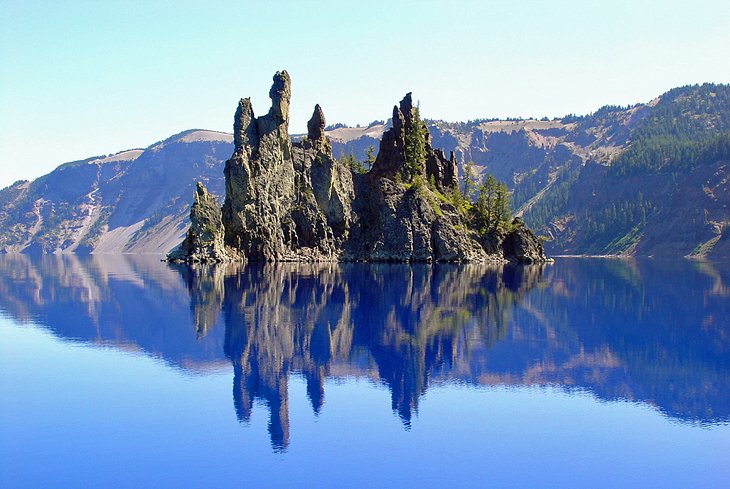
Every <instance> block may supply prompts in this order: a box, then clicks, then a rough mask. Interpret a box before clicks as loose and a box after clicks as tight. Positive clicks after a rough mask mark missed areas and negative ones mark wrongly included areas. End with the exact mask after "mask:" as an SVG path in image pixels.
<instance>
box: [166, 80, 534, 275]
mask: <svg viewBox="0 0 730 489" xmlns="http://www.w3.org/2000/svg"><path fill="white" fill-rule="evenodd" d="M269 96H270V98H271V102H272V105H271V108H270V109H269V112H268V113H267V114H265V115H263V116H259V117H256V116H255V115H254V112H253V107H252V105H251V100H250V99H249V98H245V99H241V101H240V102H239V104H238V109H237V110H236V114H235V118H234V126H233V129H234V130H233V139H234V150H233V155H232V156H231V158H230V159H229V160H228V161H227V162H226V165H225V172H224V173H225V190H226V196H225V201H224V203H223V207H222V209H221V212H220V221H218V220H217V214H216V213H215V212H214V211H213V210H212V208H211V207H210V205H211V203H210V201H209V200H206V201H205V203H203V197H202V195H203V194H201V192H204V189H203V188H202V187H201V186H199V187H198V189H197V190H196V197H195V199H196V201H195V205H194V211H195V209H196V206H197V209H198V210H197V211H195V212H192V211H191V220H192V226H191V230H192V231H191V232H189V234H188V236H187V237H186V240H185V242H183V244H182V245H180V246H179V247H178V248H176V249H175V250H174V251H173V252H172V253H170V254H169V255H168V259H169V260H171V261H187V262H217V261H228V260H239V259H245V260H249V261H264V262H281V261H378V262H388V261H393V262H433V261H439V262H485V261H503V260H505V259H512V260H517V261H523V258H524V259H525V261H544V260H545V256H544V254H542V251H541V250H542V247H541V245H540V246H539V249H538V248H537V247H536V246H533V245H534V243H532V242H530V241H529V240H525V239H523V235H524V232H523V229H522V228H520V229H517V228H516V230H515V231H514V232H519V233H520V234H519V236H517V235H515V236H514V237H513V239H511V238H510V236H511V234H507V235H506V236H507V238H506V239H504V233H502V234H499V235H498V236H497V238H495V237H494V236H491V237H490V239H485V236H484V235H483V233H482V234H480V233H479V232H477V230H475V229H474V226H472V225H471V220H470V219H469V216H468V215H467V214H466V213H465V211H464V206H463V205H460V204H459V201H458V199H456V198H455V197H454V196H455V195H457V194H458V193H459V189H458V171H457V165H456V160H455V158H454V155H453V153H452V154H450V155H449V158H447V157H446V155H445V154H444V152H443V151H441V150H438V149H434V148H433V147H432V145H431V136H430V134H429V132H428V129H427V128H426V126H425V124H423V122H422V121H421V119H420V116H419V113H418V107H414V105H413V103H412V99H411V94H410V93H409V94H407V95H406V96H405V97H404V99H403V100H402V101H401V102H400V104H399V105H397V106H395V107H394V108H393V125H392V127H391V128H390V129H389V130H388V131H386V132H385V133H384V134H383V137H382V139H381V141H380V148H379V151H378V155H377V157H376V159H375V161H374V163H373V165H372V168H371V169H370V170H369V171H368V172H364V173H359V172H357V171H353V168H351V167H349V166H348V165H347V164H346V163H345V162H344V160H338V159H335V158H334V157H333V155H332V150H331V145H330V142H329V140H328V138H327V136H326V135H325V132H324V128H325V125H326V123H325V117H324V113H323V111H322V108H321V107H320V106H319V105H317V106H315V108H314V112H313V114H312V118H311V119H310V121H309V123H308V124H307V129H308V133H307V136H306V137H305V138H303V139H302V140H301V141H298V142H293V141H292V140H291V138H290V136H289V132H288V129H289V105H290V101H291V79H290V77H289V74H288V73H287V72H286V71H281V72H277V73H276V75H275V76H274V83H273V85H272V87H271V90H270V92H269ZM201 189H202V190H201ZM203 209H205V211H203ZM523 227H524V226H523ZM213 228H215V229H213ZM201 233H202V234H201ZM530 236H533V235H532V234H531V233H530ZM533 237H534V236H533ZM221 239H222V241H221ZM504 242H509V243H511V245H510V246H511V248H510V250H509V252H508V253H505V250H504V249H503V247H502V244H503V243H504ZM485 243H487V244H486V245H485ZM523 244H525V245H528V248H529V249H525V250H522V249H520V246H522V245H523ZM538 244H539V242H538ZM515 247H517V248H515Z"/></svg>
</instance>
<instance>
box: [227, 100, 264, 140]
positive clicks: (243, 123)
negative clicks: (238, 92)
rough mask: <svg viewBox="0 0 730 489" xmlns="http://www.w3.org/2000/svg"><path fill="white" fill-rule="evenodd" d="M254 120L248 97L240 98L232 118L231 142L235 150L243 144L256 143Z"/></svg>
mask: <svg viewBox="0 0 730 489" xmlns="http://www.w3.org/2000/svg"><path fill="white" fill-rule="evenodd" d="M253 120H254V114H253V107H252V106H251V99H250V98H248V97H247V98H242V99H241V100H240V101H239V102H238V108H237V109H236V115H235V116H234V118H233V144H234V146H235V150H236V152H240V151H241V149H242V148H243V147H245V146H255V145H256V144H257V139H258V138H257V135H256V124H251V121H253Z"/></svg>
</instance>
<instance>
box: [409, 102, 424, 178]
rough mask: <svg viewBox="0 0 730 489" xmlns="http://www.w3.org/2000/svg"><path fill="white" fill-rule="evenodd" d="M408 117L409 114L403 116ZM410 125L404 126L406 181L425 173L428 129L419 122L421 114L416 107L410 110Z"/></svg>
mask: <svg viewBox="0 0 730 489" xmlns="http://www.w3.org/2000/svg"><path fill="white" fill-rule="evenodd" d="M403 115H404V116H405V117H408V116H409V114H403ZM410 118H411V123H410V124H406V131H405V132H406V133H405V143H406V147H405V153H406V154H405V157H406V168H407V170H408V173H409V175H408V178H407V180H411V179H412V178H413V177H415V176H416V175H420V174H421V173H423V172H424V171H425V165H426V131H428V129H427V128H426V126H425V125H424V124H423V121H422V120H421V112H420V110H419V109H418V106H417V105H416V106H415V107H413V108H412V109H411V113H410Z"/></svg>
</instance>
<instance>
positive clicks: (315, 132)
mask: <svg viewBox="0 0 730 489" xmlns="http://www.w3.org/2000/svg"><path fill="white" fill-rule="evenodd" d="M325 125H326V122H325V119H324V112H322V107H320V106H319V104H317V105H315V106H314V113H312V118H311V119H309V122H307V138H308V139H309V140H310V141H314V140H316V139H320V138H322V137H323V136H324V128H325Z"/></svg>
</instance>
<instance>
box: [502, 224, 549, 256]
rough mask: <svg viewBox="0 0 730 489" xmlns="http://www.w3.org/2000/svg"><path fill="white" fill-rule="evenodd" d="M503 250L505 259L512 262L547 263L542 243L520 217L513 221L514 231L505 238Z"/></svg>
mask: <svg viewBox="0 0 730 489" xmlns="http://www.w3.org/2000/svg"><path fill="white" fill-rule="evenodd" d="M502 249H503V250H504V257H505V258H507V259H508V260H510V261H518V262H523V263H533V262H541V261H545V251H544V250H543V246H542V242H541V241H540V239H539V238H538V237H537V236H535V234H534V233H533V232H532V231H530V229H529V228H528V227H527V226H525V223H524V222H523V221H522V219H520V218H519V217H515V219H514V220H513V221H512V231H510V232H509V233H508V234H507V236H506V237H505V238H504V242H503V243H502Z"/></svg>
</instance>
